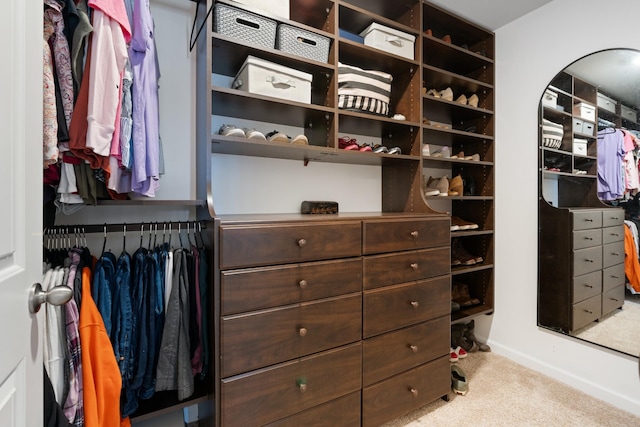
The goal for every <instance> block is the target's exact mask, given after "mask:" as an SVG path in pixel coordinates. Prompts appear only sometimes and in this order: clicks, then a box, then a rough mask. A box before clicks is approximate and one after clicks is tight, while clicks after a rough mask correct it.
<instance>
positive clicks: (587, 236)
mask: <svg viewBox="0 0 640 427" xmlns="http://www.w3.org/2000/svg"><path fill="white" fill-rule="evenodd" d="M600 245H602V230H601V229H600V228H594V229H593V230H579V231H574V232H573V250H576V249H584V248H589V247H592V246H600Z"/></svg>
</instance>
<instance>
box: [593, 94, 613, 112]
mask: <svg viewBox="0 0 640 427" xmlns="http://www.w3.org/2000/svg"><path fill="white" fill-rule="evenodd" d="M596 103H597V104H598V108H602V109H603V110H606V111H608V112H610V113H613V114H615V113H616V105H618V103H617V102H616V101H614V100H613V99H611V98H609V97H608V96H606V95H604V94H602V93H600V92H598V95H597V101H596Z"/></svg>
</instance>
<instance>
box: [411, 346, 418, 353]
mask: <svg viewBox="0 0 640 427" xmlns="http://www.w3.org/2000/svg"><path fill="white" fill-rule="evenodd" d="M409 348H410V349H411V351H413V352H414V353H417V352H418V346H417V345H410V346H409Z"/></svg>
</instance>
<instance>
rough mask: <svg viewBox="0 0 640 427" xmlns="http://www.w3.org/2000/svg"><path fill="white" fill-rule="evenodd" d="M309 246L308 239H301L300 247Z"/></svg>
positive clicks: (299, 241)
mask: <svg viewBox="0 0 640 427" xmlns="http://www.w3.org/2000/svg"><path fill="white" fill-rule="evenodd" d="M306 244H307V241H306V239H300V240H298V246H300V247H303V246H305V245H306Z"/></svg>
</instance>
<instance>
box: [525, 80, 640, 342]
mask: <svg viewBox="0 0 640 427" xmlns="http://www.w3.org/2000/svg"><path fill="white" fill-rule="evenodd" d="M547 90H548V91H551V92H553V93H554V94H555V95H557V99H555V102H551V103H548V102H546V103H545V102H544V100H545V97H546V99H549V97H548V95H547V94H545V95H544V97H543V101H541V103H540V137H539V203H538V206H539V211H538V218H539V219H538V221H539V224H538V230H539V234H538V241H539V244H538V247H539V248H538V252H539V253H538V324H539V325H540V326H542V327H546V328H550V329H552V330H555V331H560V332H563V333H568V334H571V333H573V332H575V331H576V330H578V329H580V328H582V327H584V326H586V325H588V324H589V323H591V322H593V321H597V320H598V319H600V318H602V317H603V316H605V315H606V314H608V313H610V312H611V311H612V310H614V309H616V308H618V307H620V306H622V304H623V303H624V293H625V290H624V277H625V274H624V229H623V227H624V226H623V220H624V211H623V210H622V209H620V208H615V207H611V206H609V205H607V204H605V203H603V202H602V201H600V200H599V198H598V193H597V187H598V165H597V162H598V157H597V156H598V152H597V131H598V118H604V119H606V120H609V121H612V122H613V123H614V124H615V125H616V126H620V125H622V124H623V123H622V118H621V117H620V115H619V112H620V107H619V106H618V110H617V113H618V114H615V113H614V114H611V113H608V112H606V111H605V110H604V109H602V108H598V92H597V87H596V85H594V84H591V83H589V82H586V81H584V80H582V79H580V78H578V77H575V76H573V75H571V74H569V73H567V72H565V71H563V72H560V73H559V74H558V75H557V76H556V77H555V78H554V79H553V80H552V81H551V83H550V85H549V86H548V88H547ZM553 98H555V96H552V97H551V99H553ZM580 106H583V107H584V106H586V107H588V108H589V109H592V110H593V115H592V116H591V117H586V116H585V114H582V113H581V109H580ZM544 119H546V120H548V121H551V122H553V123H555V124H556V125H562V129H563V132H562V139H561V141H560V143H559V146H558V147H557V148H550V147H549V146H548V144H545V142H544V130H543V120H544ZM625 125H628V123H625ZM633 125H635V126H637V125H636V124H635V123H633ZM575 140H581V141H583V142H584V141H586V151H585V150H582V151H581V152H580V151H577V150H574V141H575Z"/></svg>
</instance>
